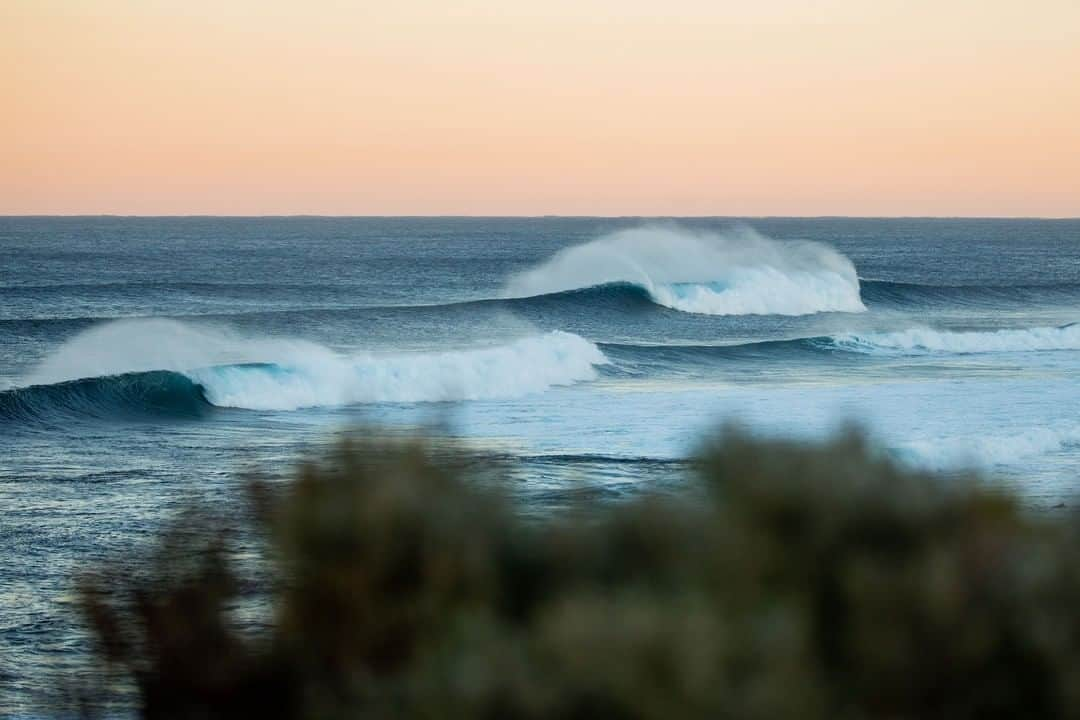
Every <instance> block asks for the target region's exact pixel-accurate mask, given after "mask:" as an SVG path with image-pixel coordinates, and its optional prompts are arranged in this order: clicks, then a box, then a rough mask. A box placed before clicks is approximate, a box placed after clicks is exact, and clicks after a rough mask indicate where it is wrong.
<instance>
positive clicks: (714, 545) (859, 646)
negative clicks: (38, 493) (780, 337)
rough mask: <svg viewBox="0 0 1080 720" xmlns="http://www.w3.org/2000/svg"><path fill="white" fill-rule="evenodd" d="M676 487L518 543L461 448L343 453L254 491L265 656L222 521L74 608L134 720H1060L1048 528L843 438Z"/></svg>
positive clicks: (1060, 536) (1056, 528)
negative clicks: (238, 617) (241, 623)
mask: <svg viewBox="0 0 1080 720" xmlns="http://www.w3.org/2000/svg"><path fill="white" fill-rule="evenodd" d="M697 468H698V469H697V473H698V477H699V479H700V483H701V485H702V490H703V491H702V492H687V493H686V494H685V495H684V496H681V497H671V496H665V497H659V496H650V495H648V494H645V495H643V496H642V497H640V498H639V499H637V500H634V501H631V502H628V503H621V504H613V505H603V504H599V503H595V502H593V503H589V502H585V503H583V504H582V506H581V507H580V508H578V509H577V510H576V511H575V512H572V513H569V514H567V515H565V516H560V517H551V518H548V519H543V520H539V521H537V520H535V519H534V520H525V519H522V517H521V516H520V515H518V514H516V513H515V511H514V508H513V507H511V506H510V505H509V504H508V502H507V501H505V500H504V499H503V498H502V497H501V496H500V494H499V492H498V490H497V489H495V488H497V483H495V484H493V483H492V482H490V477H486V479H484V480H483V481H480V480H478V478H481V477H482V476H485V473H488V474H490V473H495V474H497V473H498V468H497V467H484V466H483V463H482V462H478V461H477V459H476V458H470V457H468V455H467V454H466V453H464V452H455V451H451V452H447V451H446V450H445V448H442V449H440V450H439V451H438V452H435V451H434V449H433V446H431V445H429V444H426V443H424V442H422V441H408V442H401V441H396V442H395V441H378V442H375V441H364V440H351V441H345V442H343V443H342V444H341V445H340V446H339V447H338V448H337V449H336V451H335V452H334V453H333V454H332V455H331V456H330V457H328V458H325V459H324V460H322V461H321V462H318V463H311V464H308V465H305V466H303V467H302V468H301V469H300V471H299V473H298V475H297V477H296V479H295V480H294V481H293V482H291V483H289V484H288V486H287V487H285V488H280V487H273V486H270V485H259V484H256V485H255V486H254V487H253V491H252V499H253V506H254V507H255V508H256V509H257V512H256V513H255V516H256V517H257V518H258V520H257V524H258V527H259V528H260V530H261V531H264V533H265V538H266V541H267V547H268V550H267V553H268V555H267V562H268V566H267V567H269V568H270V569H269V570H268V571H267V577H265V578H264V579H263V585H264V587H265V588H266V589H267V592H268V593H269V596H268V602H269V603H270V604H271V606H272V621H271V622H269V624H268V627H267V628H266V630H265V631H264V632H262V633H256V634H251V633H244V632H241V631H239V630H238V629H236V627H235V625H236V624H235V622H234V621H233V619H232V613H233V609H234V605H235V602H236V592H237V585H238V583H237V581H236V577H237V573H236V568H235V565H236V562H235V561H234V560H231V559H230V556H229V554H228V553H227V552H226V546H227V544H228V543H227V541H226V540H225V539H224V538H225V535H224V534H223V529H222V528H223V525H221V524H220V523H219V524H217V525H215V524H214V523H207V522H205V521H204V522H203V525H206V526H207V528H204V530H203V531H198V532H195V531H192V528H193V527H198V526H199V524H198V523H196V524H195V525H192V524H191V522H190V521H189V522H187V523H184V528H185V530H186V531H185V532H183V533H181V534H180V535H177V534H176V533H174V534H172V535H170V536H169V538H168V539H167V541H166V542H165V543H164V547H165V550H164V551H163V552H162V553H161V560H160V562H159V563H157V565H156V566H155V567H156V570H155V571H154V572H152V573H150V574H148V575H145V574H144V575H140V576H135V575H132V574H131V573H125V572H124V569H123V568H124V565H123V563H122V562H118V563H117V565H116V567H114V568H111V570H110V571H109V572H106V573H105V574H102V575H98V576H96V577H94V578H89V579H87V581H86V582H85V584H84V590H83V593H82V597H83V605H84V608H85V610H86V616H87V617H88V619H89V621H90V623H91V625H92V626H93V628H94V630H95V633H96V636H97V638H98V641H99V647H100V654H101V657H102V659H103V660H104V661H105V662H104V664H105V665H106V666H107V667H109V668H111V670H112V672H115V673H120V674H121V675H124V676H127V677H128V678H130V679H131V680H132V681H133V683H134V686H135V688H136V690H137V693H138V697H139V702H140V703H141V707H142V712H143V714H144V715H145V716H146V717H151V718H194V717H199V718H215V717H239V716H253V717H289V718H293V717H297V718H299V717H309V718H338V717H367V718H390V717H395V718H399V717H411V718H444V717H445V718H493V719H494V718H568V719H574V718H656V719H657V720H661V719H662V720H672V719H676V720H677V719H678V718H694V717H701V718H706V717H707V718H724V717H729V718H740V719H742V718H800V719H802V718H829V719H830V720H832V719H836V718H945V717H948V718H954V719H955V718H973V717H980V718H987V717H1018V716H1038V717H1052V716H1061V717H1066V716H1070V717H1072V716H1080V614H1078V613H1077V610H1076V605H1077V603H1078V602H1080V574H1078V568H1080V564H1078V557H1080V554H1078V552H1080V551H1078V545H1077V543H1076V539H1077V537H1076V533H1075V532H1074V528H1073V526H1072V524H1071V522H1070V521H1069V520H1066V519H1064V518H1062V517H1060V516H1053V517H1051V516H1042V517H1035V516H1032V515H1031V514H1030V513H1025V512H1022V511H1020V510H1019V509H1018V507H1017V505H1016V502H1015V501H1014V500H1012V499H1010V498H1009V497H1007V496H1006V495H1004V494H1001V493H997V492H992V491H991V490H989V489H987V488H986V486H985V485H980V484H979V483H978V482H977V481H976V479H974V478H962V479H955V478H949V479H948V480H944V479H941V478H937V477H933V476H928V475H923V474H918V473H913V472H911V471H907V470H904V469H901V468H899V467H897V466H896V465H894V464H892V463H891V462H889V461H887V460H886V459H883V458H882V457H880V456H879V455H878V454H876V453H875V452H874V451H873V450H872V449H871V448H868V447H867V445H866V444H865V443H864V441H863V440H862V439H861V438H860V437H859V435H858V434H856V433H849V434H845V435H842V436H840V437H838V438H836V439H834V440H833V441H831V442H829V443H827V444H825V445H823V446H813V447H811V446H804V445H800V444H795V443H786V442H775V441H769V442H765V441H756V440H753V439H750V438H748V437H745V436H742V435H740V434H738V433H734V432H728V433H725V434H723V435H722V436H721V437H720V438H718V439H717V440H716V441H715V442H714V443H713V444H711V445H709V446H708V447H705V448H703V449H702V451H701V453H700V461H699V463H698V464H697ZM215 528H216V529H215ZM178 537H179V538H180V539H179V540H177V538H178Z"/></svg>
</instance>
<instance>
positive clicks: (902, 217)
mask: <svg viewBox="0 0 1080 720" xmlns="http://www.w3.org/2000/svg"><path fill="white" fill-rule="evenodd" d="M0 218H3V219H16V218H130V219H178V220H179V219H198V218H203V219H211V218H213V219H237V220H242V219H251V220H257V219H293V218H295V219H303V218H310V219H327V220H350V219H352V220H359V219H371V220H377V219H382V220H394V219H400V220H408V219H451V220H453V219H460V220H468V219H474V220H543V219H583V220H584V219H603V220H619V219H644V220H712V219H717V220H720V219H723V220H745V219H752V220H1049V221H1058V220H1064V221H1068V220H1080V215H837V214H823V215H624V214H618V215H583V214H566V215H564V214H559V213H542V214H536V215H532V214H529V215H526V214H513V215H481V214H471V213H418V214H398V215H387V214H376V213H370V214H327V213H266V214H253V213H243V214H217V213H183V214H181V213H161V214H157V213H147V214H141V213H0Z"/></svg>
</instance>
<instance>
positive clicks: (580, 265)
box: [505, 227, 866, 315]
mask: <svg viewBox="0 0 1080 720" xmlns="http://www.w3.org/2000/svg"><path fill="white" fill-rule="evenodd" d="M614 283H630V284H633V285H637V286H639V287H641V288H644V289H645V291H647V292H648V293H649V296H650V297H651V299H652V300H653V301H654V302H656V303H657V304H659V305H663V306H665V307H669V308H672V309H675V310H681V311H683V312H690V313H700V314H707V315H809V314H812V313H818V312H830V311H834V312H863V311H865V310H866V306H865V305H863V302H862V300H861V298H860V296H859V279H858V276H857V275H856V273H855V267H854V265H852V263H851V261H850V260H848V259H847V258H846V257H844V256H843V255H841V254H840V253H838V252H837V251H835V250H833V249H832V248H830V247H827V246H825V245H822V244H820V243H815V242H781V241H777V240H772V239H769V238H767V237H764V236H763V235H760V234H758V233H757V232H755V231H753V230H751V229H749V228H735V229H731V230H728V231H726V232H723V233H707V232H691V231H689V230H685V229H680V228H674V227H645V228H637V229H633V230H623V231H620V232H616V233H612V234H610V235H606V236H604V237H602V238H599V239H597V240H594V241H592V242H589V243H585V244H584V245H578V246H575V247H571V248H567V249H565V250H562V251H560V252H558V253H556V254H555V256H554V257H552V258H551V259H550V260H548V261H547V262H546V263H544V264H543V265H541V266H539V267H537V268H534V269H532V270H529V271H527V272H524V273H521V274H519V275H516V276H514V277H513V278H511V280H510V281H509V283H508V284H507V286H506V289H505V295H506V296H507V297H533V296H539V295H550V294H554V293H562V292H566V291H569V290H577V289H582V288H589V287H597V286H601V285H610V284H614Z"/></svg>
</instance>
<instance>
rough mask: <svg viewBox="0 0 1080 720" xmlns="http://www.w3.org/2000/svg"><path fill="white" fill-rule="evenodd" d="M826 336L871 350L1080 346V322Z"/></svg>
mask: <svg viewBox="0 0 1080 720" xmlns="http://www.w3.org/2000/svg"><path fill="white" fill-rule="evenodd" d="M824 340H826V341H828V342H830V343H831V344H832V345H833V346H834V347H835V348H836V349H838V350H847V351H850V352H861V353H869V354H913V353H914V354H926V353H956V354H967V353H1003V352H1031V351H1040V350H1080V325H1078V324H1075V323H1074V324H1072V325H1065V326H1062V327H1036V328H1026V329H1017V330H989V331H971V332H953V331H948V330H932V329H930V328H910V329H907V330H898V331H894V332H877V333H844V334H840V335H834V336H831V337H829V338H825V339H824Z"/></svg>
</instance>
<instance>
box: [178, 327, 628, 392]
mask: <svg viewBox="0 0 1080 720" xmlns="http://www.w3.org/2000/svg"><path fill="white" fill-rule="evenodd" d="M606 362H607V358H605V357H604V354H603V353H602V352H601V351H600V349H599V348H597V346H596V345H594V344H593V343H591V342H589V341H587V340H585V339H583V338H581V337H579V336H577V335H573V334H571V333H565V332H559V331H555V332H551V333H547V334H546V335H541V336H537V337H529V338H523V339H521V340H517V341H514V342H512V343H509V344H507V345H502V346H498V347H491V348H482V349H474V350H460V351H453V352H436V353H410V354H399V355H362V356H349V357H344V356H326V355H320V356H317V357H312V358H309V359H306V360H304V361H302V362H292V363H287V364H281V363H277V364H274V365H270V366H256V367H252V366H235V365H234V366H228V367H214V368H204V369H200V370H196V371H191V372H188V373H187V375H188V376H189V377H191V378H192V379H193V380H195V381H196V382H198V383H200V384H201V385H202V386H203V387H204V389H205V391H206V395H207V399H208V400H209V401H210V402H212V403H214V404H215V405H218V406H222V407H238V408H248V409H252V410H294V409H297V408H304V407H325V406H339V405H349V404H356V403H376V402H400V403H414V402H438V401H445V400H485V399H498V398H514V397H520V396H523V395H529V394H533V393H539V392H543V391H544V390H547V389H548V388H550V387H553V386H556V385H572V384H574V383H576V382H581V381H585V380H592V379H595V378H596V368H595V366H596V365H602V364H604V363H606Z"/></svg>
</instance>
